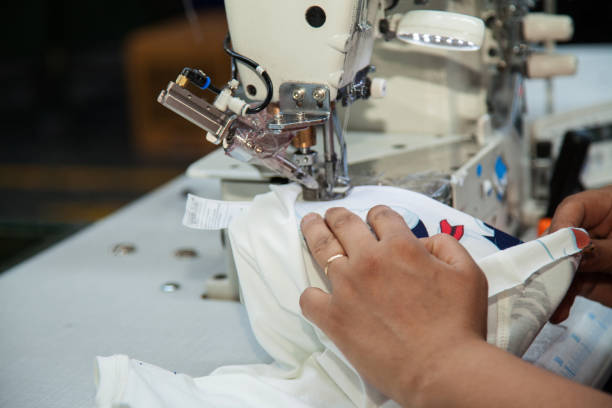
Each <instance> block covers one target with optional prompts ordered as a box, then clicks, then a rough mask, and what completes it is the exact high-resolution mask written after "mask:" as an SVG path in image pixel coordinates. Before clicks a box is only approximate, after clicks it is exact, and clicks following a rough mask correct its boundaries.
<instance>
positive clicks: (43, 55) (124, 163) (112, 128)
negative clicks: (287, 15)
mask: <svg viewBox="0 0 612 408" xmlns="http://www.w3.org/2000/svg"><path fill="white" fill-rule="evenodd" d="M245 1H256V0H245ZM541 3H542V2H538V7H537V8H539V9H541V7H542V6H541ZM192 9H193V10H192ZM3 10H4V12H3V17H4V21H3V24H2V26H1V28H0V30H2V36H1V38H2V40H1V41H2V43H3V44H2V55H1V57H0V58H1V62H0V77H1V78H2V88H1V89H3V91H2V92H3V94H2V98H0V129H1V134H2V141H3V142H2V147H1V148H0V271H1V270H3V269H5V268H6V267H8V266H10V265H12V264H14V263H16V262H18V261H19V260H21V259H25V258H27V257H28V256H30V255H31V254H33V253H34V252H36V251H38V250H40V249H42V248H44V247H46V246H48V245H49V244H50V243H52V242H55V241H57V240H58V239H61V238H63V237H65V236H67V235H69V234H71V233H73V232H74V231H77V230H78V229H79V228H82V227H83V226H84V225H87V224H88V223H90V222H92V221H95V220H97V219H99V218H101V217H103V216H105V215H107V214H109V213H111V212H113V211H115V210H116V209H118V208H119V207H121V206H122V205H124V204H126V203H128V202H130V201H132V200H134V199H135V198H137V197H139V196H141V195H142V194H144V193H146V192H148V191H150V190H151V189H153V188H155V187H157V186H159V185H161V184H162V183H164V182H166V181H168V180H170V179H172V178H174V177H175V176H177V175H179V174H180V173H181V172H183V171H184V170H185V168H186V167H187V165H188V164H189V163H190V162H192V161H194V160H195V159H197V158H198V157H201V156H202V155H204V154H206V153H207V152H208V151H210V149H211V145H210V144H207V143H205V142H204V141H203V138H202V132H200V131H199V130H198V128H196V127H195V126H193V125H190V124H189V123H188V122H186V121H184V120H182V119H180V118H178V117H177V116H176V115H174V114H172V113H171V112H169V111H167V110H166V109H164V108H163V107H161V106H160V105H158V104H157V102H156V101H155V98H156V96H157V94H158V93H159V91H160V90H161V89H162V88H164V87H165V85H166V83H167V82H168V80H170V79H173V78H175V76H176V74H177V73H178V72H179V71H180V69H181V68H182V67H184V66H197V67H200V68H202V69H204V70H205V71H206V72H208V73H209V74H211V76H212V77H213V78H214V79H215V82H216V83H217V84H218V85H222V84H223V83H224V82H225V81H227V80H228V79H229V73H230V70H229V61H228V59H227V57H226V56H225V55H224V53H223V51H222V47H221V43H222V40H223V38H224V36H225V33H226V31H227V27H226V22H225V17H224V13H223V2H222V1H220V0H217V1H204V0H194V1H190V0H185V1H181V0H165V1H162V0H149V1H143V0H132V1H130V0H128V1H117V0H107V1H103V2H89V1H87V2H86V1H76V0H54V1H50V0H49V1H42V0H39V1H29V2H4V3H3ZM557 11H558V12H559V13H561V14H570V15H571V16H572V17H573V18H574V22H575V27H576V30H575V31H576V34H575V36H574V40H573V42H575V43H593V42H612V28H611V27H612V24H610V21H611V18H612V2H610V1H603V0H602V1H588V2H586V1H578V0H574V1H569V0H565V1H563V0H560V1H558V2H557ZM190 20H191V24H190V23H189V21H190Z"/></svg>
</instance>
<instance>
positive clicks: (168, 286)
mask: <svg viewBox="0 0 612 408" xmlns="http://www.w3.org/2000/svg"><path fill="white" fill-rule="evenodd" d="M180 288H181V285H179V284H178V283H176V282H166V283H164V284H163V285H162V286H161V291H162V292H166V293H170V292H176V291H177V290H179V289H180Z"/></svg>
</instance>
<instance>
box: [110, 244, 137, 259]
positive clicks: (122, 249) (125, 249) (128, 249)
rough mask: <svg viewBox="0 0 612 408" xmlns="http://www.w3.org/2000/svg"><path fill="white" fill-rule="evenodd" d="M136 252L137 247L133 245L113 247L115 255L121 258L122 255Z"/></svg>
mask: <svg viewBox="0 0 612 408" xmlns="http://www.w3.org/2000/svg"><path fill="white" fill-rule="evenodd" d="M134 252H136V246H134V245H133V244H126V243H122V244H117V245H115V246H114V247H113V255H116V256H121V255H129V254H132V253H134Z"/></svg>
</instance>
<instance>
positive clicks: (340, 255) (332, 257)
mask: <svg viewBox="0 0 612 408" xmlns="http://www.w3.org/2000/svg"><path fill="white" fill-rule="evenodd" d="M343 256H346V255H344V254H336V255H332V256H330V257H329V259H328V260H327V262H326V263H325V276H327V268H328V267H329V264H331V263H332V262H334V261H335V260H336V259H338V258H342V257H343Z"/></svg>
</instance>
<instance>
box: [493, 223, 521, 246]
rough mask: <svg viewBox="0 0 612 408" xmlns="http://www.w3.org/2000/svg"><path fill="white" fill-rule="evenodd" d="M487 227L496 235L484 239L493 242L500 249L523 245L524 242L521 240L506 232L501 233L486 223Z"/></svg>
mask: <svg viewBox="0 0 612 408" xmlns="http://www.w3.org/2000/svg"><path fill="white" fill-rule="evenodd" d="M485 225H486V226H487V227H489V228H491V229H492V230H493V231H494V235H493V236H492V237H491V236H486V235H485V236H484V237H485V238H486V239H488V240H489V241H491V242H492V243H493V245H495V246H496V247H498V248H499V249H506V248H510V247H513V246H515V245H518V244H522V243H523V241H521V240H520V239H518V238H515V237H513V236H512V235H510V234H506V233H505V232H504V231H500V230H498V229H497V228H494V227H492V226H490V225H489V224H487V223H485Z"/></svg>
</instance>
